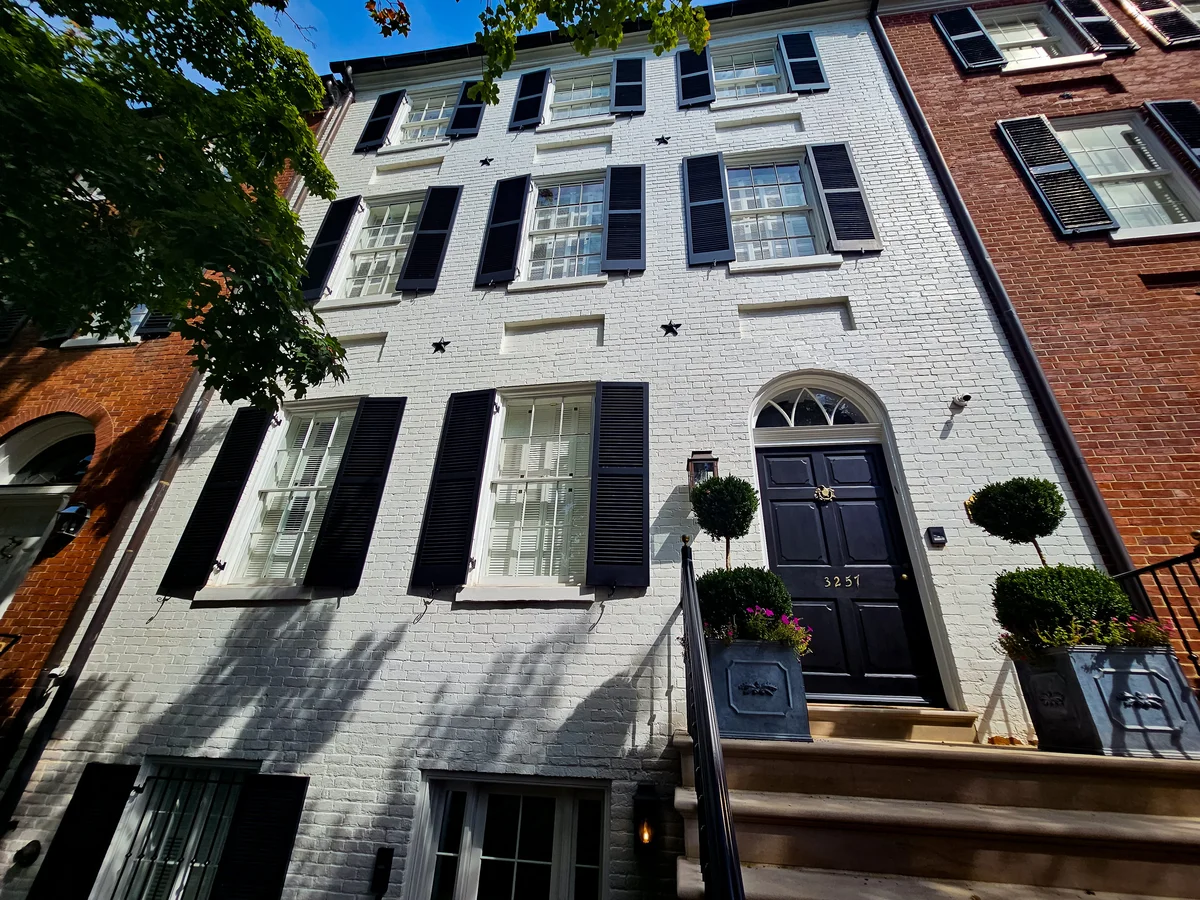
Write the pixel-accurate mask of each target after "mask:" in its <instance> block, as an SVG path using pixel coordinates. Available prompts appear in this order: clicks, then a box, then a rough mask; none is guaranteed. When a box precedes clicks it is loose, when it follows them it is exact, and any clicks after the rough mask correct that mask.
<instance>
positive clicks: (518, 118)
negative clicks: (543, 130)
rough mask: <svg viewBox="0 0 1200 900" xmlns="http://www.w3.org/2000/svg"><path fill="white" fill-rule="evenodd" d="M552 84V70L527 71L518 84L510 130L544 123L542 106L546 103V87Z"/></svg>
mask: <svg viewBox="0 0 1200 900" xmlns="http://www.w3.org/2000/svg"><path fill="white" fill-rule="evenodd" d="M549 84H550V70H549V69H538V70H537V71H536V72H526V73H525V74H524V75H522V76H521V81H520V83H519V84H518V85H517V99H516V101H515V102H514V103H513V111H512V119H511V121H509V123H508V130H509V131H520V130H521V129H522V128H528V127H529V126H530V125H534V126H537V125H541V124H542V107H543V106H544V105H545V103H546V88H547V87H548V86H549Z"/></svg>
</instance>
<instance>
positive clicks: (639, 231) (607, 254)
mask: <svg viewBox="0 0 1200 900" xmlns="http://www.w3.org/2000/svg"><path fill="white" fill-rule="evenodd" d="M600 244H601V248H602V249H601V253H600V271H602V272H642V271H644V270H645V268H646V167H645V166H609V167H608V171H607V172H606V173H605V178H604V234H603V235H602V236H601V241H600Z"/></svg>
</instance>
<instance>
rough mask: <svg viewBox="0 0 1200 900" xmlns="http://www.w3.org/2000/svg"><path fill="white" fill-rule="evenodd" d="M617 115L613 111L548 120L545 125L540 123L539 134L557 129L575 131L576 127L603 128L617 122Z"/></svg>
mask: <svg viewBox="0 0 1200 900" xmlns="http://www.w3.org/2000/svg"><path fill="white" fill-rule="evenodd" d="M616 121H617V117H616V116H614V115H613V114H612V113H607V114H605V115H602V116H583V117H580V118H578V119H563V120H562V121H561V122H554V121H551V122H548V123H547V124H545V125H539V126H538V127H537V129H536V131H537V133H538V134H546V133H548V132H555V131H573V130H575V129H576V128H603V127H608V126H610V125H614V124H616Z"/></svg>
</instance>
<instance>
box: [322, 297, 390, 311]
mask: <svg viewBox="0 0 1200 900" xmlns="http://www.w3.org/2000/svg"><path fill="white" fill-rule="evenodd" d="M399 302H400V294H398V293H397V294H388V295H386V296H383V295H381V296H379V297H330V298H329V299H328V300H322V301H321V302H320V303H318V304H316V306H315V307H314V309H316V310H317V312H325V310H329V309H358V308H359V307H363V306H394V305H395V304H397V303H399Z"/></svg>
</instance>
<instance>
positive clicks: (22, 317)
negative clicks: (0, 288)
mask: <svg viewBox="0 0 1200 900" xmlns="http://www.w3.org/2000/svg"><path fill="white" fill-rule="evenodd" d="M28 318H29V315H28V314H27V313H26V312H25V309H24V307H21V306H15V305H13V304H9V303H4V302H2V301H0V347H3V346H4V345H5V344H7V343H8V342H9V341H11V340H12V339H13V338H15V337H16V336H17V334H18V333H19V332H20V330H21V329H22V328H23V327H24V325H25V322H26V320H27V319H28Z"/></svg>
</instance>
